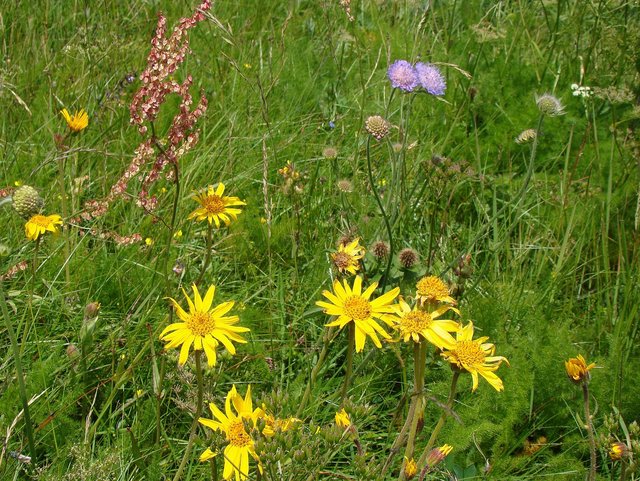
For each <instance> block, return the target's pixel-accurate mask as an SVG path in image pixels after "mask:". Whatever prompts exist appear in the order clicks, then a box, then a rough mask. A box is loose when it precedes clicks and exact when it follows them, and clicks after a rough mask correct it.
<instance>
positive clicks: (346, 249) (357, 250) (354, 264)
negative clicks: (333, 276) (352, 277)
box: [331, 238, 364, 274]
mask: <svg viewBox="0 0 640 481" xmlns="http://www.w3.org/2000/svg"><path fill="white" fill-rule="evenodd" d="M359 242H360V239H358V238H356V239H355V240H354V241H353V242H350V243H349V244H346V245H345V244H340V245H339V246H338V252H332V253H331V260H332V261H333V264H334V265H335V266H336V268H337V269H338V271H340V272H341V273H343V274H344V273H345V272H348V273H350V274H355V273H356V272H357V271H359V270H360V259H362V258H363V257H364V247H362V246H361V245H360V244H359Z"/></svg>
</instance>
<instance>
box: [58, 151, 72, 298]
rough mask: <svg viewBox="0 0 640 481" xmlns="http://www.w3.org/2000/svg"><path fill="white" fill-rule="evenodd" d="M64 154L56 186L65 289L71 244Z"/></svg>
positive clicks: (68, 278)
mask: <svg viewBox="0 0 640 481" xmlns="http://www.w3.org/2000/svg"><path fill="white" fill-rule="evenodd" d="M64 164H65V162H64V156H63V157H62V158H61V159H60V161H59V162H58V184H59V185H58V187H59V189H60V201H61V204H62V218H63V219H64V222H65V225H63V226H62V235H63V237H64V246H63V250H62V252H63V254H64V278H65V281H66V286H67V289H68V288H69V287H70V286H71V269H70V267H69V253H70V252H71V245H70V239H69V228H68V227H67V224H66V223H67V220H68V218H69V209H68V207H67V194H66V189H65V185H64V177H65V175H64V171H65V168H64Z"/></svg>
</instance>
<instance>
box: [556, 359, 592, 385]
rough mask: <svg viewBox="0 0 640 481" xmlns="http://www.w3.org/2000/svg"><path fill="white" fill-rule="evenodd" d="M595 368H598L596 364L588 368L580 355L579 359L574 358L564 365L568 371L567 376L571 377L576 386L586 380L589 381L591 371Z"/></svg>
mask: <svg viewBox="0 0 640 481" xmlns="http://www.w3.org/2000/svg"><path fill="white" fill-rule="evenodd" d="M594 367H596V363H595V362H592V363H591V364H589V365H588V366H587V362H586V361H585V360H584V357H582V356H581V355H580V354H578V357H572V358H571V359H569V360H568V361H565V363H564V368H565V369H566V371H567V376H569V379H570V380H571V382H574V383H576V384H580V383H581V382H582V381H585V380H586V381H589V378H590V374H589V371H590V370H591V369H593V368H594Z"/></svg>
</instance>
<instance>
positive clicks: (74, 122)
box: [60, 109, 89, 132]
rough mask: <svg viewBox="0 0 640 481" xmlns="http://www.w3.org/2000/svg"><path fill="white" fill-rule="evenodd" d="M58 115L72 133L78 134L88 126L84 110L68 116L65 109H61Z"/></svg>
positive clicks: (87, 118)
mask: <svg viewBox="0 0 640 481" xmlns="http://www.w3.org/2000/svg"><path fill="white" fill-rule="evenodd" d="M60 113H61V114H62V116H63V117H64V119H65V120H66V121H67V125H68V126H69V128H70V129H71V131H72V132H80V131H81V130H83V129H85V128H86V127H87V125H89V115H88V114H87V112H85V111H84V109H81V110H80V112H78V111H76V112H75V113H74V114H73V115H69V112H68V111H67V109H62V110H61V111H60Z"/></svg>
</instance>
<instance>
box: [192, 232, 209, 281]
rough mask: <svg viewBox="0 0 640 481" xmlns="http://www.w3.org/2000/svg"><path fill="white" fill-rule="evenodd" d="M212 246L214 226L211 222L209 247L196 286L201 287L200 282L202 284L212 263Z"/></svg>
mask: <svg viewBox="0 0 640 481" xmlns="http://www.w3.org/2000/svg"><path fill="white" fill-rule="evenodd" d="M212 244H213V225H212V224H211V222H209V223H208V225H207V247H206V252H205V255H204V264H203V265H202V270H201V271H200V275H199V276H198V279H197V280H196V282H195V284H196V286H197V285H199V284H200V282H202V279H203V278H204V273H205V272H207V267H209V262H211V249H212Z"/></svg>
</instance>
